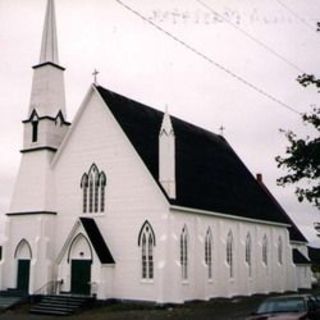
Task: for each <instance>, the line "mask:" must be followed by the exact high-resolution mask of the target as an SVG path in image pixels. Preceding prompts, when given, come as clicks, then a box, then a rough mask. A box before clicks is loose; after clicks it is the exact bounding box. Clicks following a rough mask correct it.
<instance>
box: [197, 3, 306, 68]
mask: <svg viewBox="0 0 320 320" xmlns="http://www.w3.org/2000/svg"><path fill="white" fill-rule="evenodd" d="M195 1H197V2H198V3H199V4H201V5H202V6H203V7H204V8H206V9H207V10H209V11H210V12H212V13H213V14H215V15H216V16H218V17H220V18H221V19H223V20H224V21H225V22H227V23H229V24H230V25H231V26H232V27H234V28H235V29H237V30H238V31H240V32H241V33H242V34H244V35H245V36H247V37H248V38H249V39H251V40H252V41H253V42H255V43H257V44H258V45H259V46H261V47H263V48H264V49H265V50H267V51H268V52H270V53H271V54H273V55H274V56H276V57H278V58H279V59H280V60H282V61H283V62H285V63H286V64H288V65H290V66H291V67H293V68H294V69H295V70H297V71H299V72H301V73H306V72H305V71H304V70H302V69H301V68H300V67H298V66H297V65H296V64H294V63H293V62H291V61H289V60H288V59H286V58H285V57H284V56H282V55H281V54H279V53H277V52H276V51H275V50H274V49H272V48H271V47H269V46H267V45H266V44H265V43H263V42H262V41H260V40H259V39H257V38H255V37H254V36H253V35H251V34H250V33H249V32H247V31H245V30H243V29H241V28H240V27H239V26H237V25H236V24H234V23H232V22H231V21H230V20H229V19H227V18H225V17H224V16H223V15H222V14H220V13H218V12H217V11H215V10H214V9H213V8H212V7H210V6H209V5H208V4H207V3H205V2H204V1H202V0H195Z"/></svg>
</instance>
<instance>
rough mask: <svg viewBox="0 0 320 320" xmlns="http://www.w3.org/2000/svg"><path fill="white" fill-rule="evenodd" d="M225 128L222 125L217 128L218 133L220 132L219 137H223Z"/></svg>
mask: <svg viewBox="0 0 320 320" xmlns="http://www.w3.org/2000/svg"><path fill="white" fill-rule="evenodd" d="M225 129H226V128H225V127H224V126H223V125H221V127H220V128H219V131H220V135H221V136H223V133H224V130H225Z"/></svg>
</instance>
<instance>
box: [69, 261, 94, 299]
mask: <svg viewBox="0 0 320 320" xmlns="http://www.w3.org/2000/svg"><path fill="white" fill-rule="evenodd" d="M91 262H92V261H91V260H71V293H73V294H81V295H90V281H91Z"/></svg>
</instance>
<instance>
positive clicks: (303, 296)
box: [265, 293, 312, 301]
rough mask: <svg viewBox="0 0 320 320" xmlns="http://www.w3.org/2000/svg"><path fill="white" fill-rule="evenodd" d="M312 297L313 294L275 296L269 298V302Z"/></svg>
mask: <svg viewBox="0 0 320 320" xmlns="http://www.w3.org/2000/svg"><path fill="white" fill-rule="evenodd" d="M309 297H312V295H311V294H308V293H304V294H287V295H281V296H274V297H269V298H267V299H266V300H265V301H267V300H283V299H297V298H309Z"/></svg>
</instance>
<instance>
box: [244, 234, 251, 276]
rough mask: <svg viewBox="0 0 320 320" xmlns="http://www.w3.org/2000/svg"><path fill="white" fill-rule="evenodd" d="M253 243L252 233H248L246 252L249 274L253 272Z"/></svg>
mask: <svg viewBox="0 0 320 320" xmlns="http://www.w3.org/2000/svg"><path fill="white" fill-rule="evenodd" d="M251 259H252V243H251V235H250V233H248V234H247V237H246V252H245V260H246V263H247V265H248V269H249V276H250V277H251V274H252V260H251Z"/></svg>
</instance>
